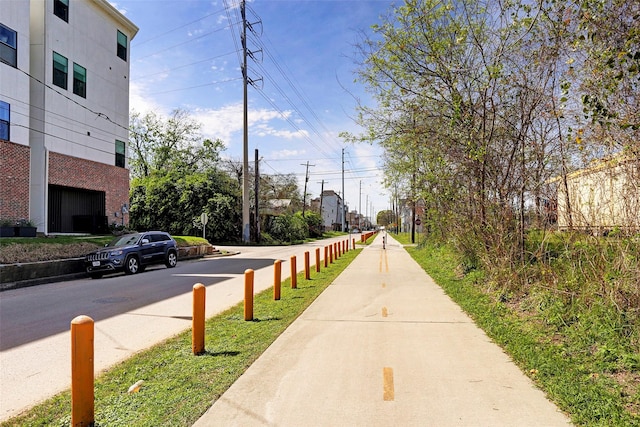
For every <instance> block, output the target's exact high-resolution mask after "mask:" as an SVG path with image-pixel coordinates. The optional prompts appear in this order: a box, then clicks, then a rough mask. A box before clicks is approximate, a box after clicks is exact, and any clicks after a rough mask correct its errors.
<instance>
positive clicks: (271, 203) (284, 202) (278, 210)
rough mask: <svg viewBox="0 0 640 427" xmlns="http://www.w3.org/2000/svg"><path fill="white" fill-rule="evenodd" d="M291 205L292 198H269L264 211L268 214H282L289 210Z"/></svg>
mask: <svg viewBox="0 0 640 427" xmlns="http://www.w3.org/2000/svg"><path fill="white" fill-rule="evenodd" d="M290 206H291V199H269V200H267V206H266V207H265V208H264V209H263V212H262V213H263V214H266V215H281V214H283V213H285V212H286V211H287V210H289V207H290Z"/></svg>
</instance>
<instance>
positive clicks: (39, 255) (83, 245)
mask: <svg viewBox="0 0 640 427" xmlns="http://www.w3.org/2000/svg"><path fill="white" fill-rule="evenodd" d="M98 247H99V245H97V244H95V243H90V242H79V243H71V244H60V243H39V244H38V243H36V244H21V243H10V244H7V245H0V264H15V263H25V262H36V261H50V260H56V259H65V258H79V257H82V256H84V255H86V254H88V253H89V252H91V251H94V250H95V249H96V248H98Z"/></svg>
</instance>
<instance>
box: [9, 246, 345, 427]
mask: <svg viewBox="0 0 640 427" xmlns="http://www.w3.org/2000/svg"><path fill="white" fill-rule="evenodd" d="M345 238H346V237H342V238H333V239H327V240H322V241H318V242H314V243H309V244H306V245H298V246H278V247H238V248H225V249H230V250H234V249H238V250H240V251H241V254H240V255H236V256H233V257H228V258H206V259H202V260H199V261H188V262H183V263H180V262H179V263H178V267H176V268H175V269H166V268H164V267H160V268H153V269H152V268H149V269H148V270H147V271H146V272H144V273H141V274H139V275H135V276H123V275H120V276H112V277H105V278H103V279H100V280H91V279H86V280H73V281H68V282H59V283H51V284H48V285H41V286H34V287H30V288H22V289H14V290H9V291H4V292H2V293H1V294H0V350H1V351H0V421H2V420H5V419H7V418H10V417H12V416H15V415H17V414H18V413H19V412H21V411H22V410H24V409H27V408H29V407H30V406H32V405H34V404H35V403H37V402H40V401H42V400H44V399H46V398H48V397H51V396H53V395H54V394H55V393H58V392H60V391H63V390H65V389H68V388H69V386H70V381H71V377H70V375H71V373H70V365H71V362H70V338H69V324H70V322H71V320H72V319H73V318H74V317H76V316H78V315H80V314H84V315H88V316H91V317H92V318H94V320H95V321H96V323H95V344H94V345H95V361H94V366H95V369H96V372H100V371H102V370H104V369H106V368H108V367H109V366H112V365H114V364H116V363H117V362H119V361H122V360H125V359H126V358H128V357H130V356H131V355H133V354H134V353H136V352H138V351H140V350H143V349H145V348H148V347H151V346H152V345H154V344H156V343H158V342H160V341H162V340H164V339H166V338H169V337H171V336H173V335H175V334H177V333H180V332H182V331H184V330H186V329H188V328H190V327H191V310H192V289H193V285H194V284H195V283H203V284H204V285H205V286H206V287H207V297H206V298H207V309H206V311H207V313H206V315H207V317H211V316H213V315H215V314H217V313H219V312H221V311H223V310H225V309H227V308H229V307H231V306H233V305H235V304H237V303H238V302H240V301H242V298H243V292H244V277H243V274H244V271H245V270H246V269H247V268H253V269H254V270H256V275H255V289H256V292H259V291H261V290H263V289H266V288H269V287H271V286H272V285H273V267H272V266H273V262H274V261H275V260H276V259H280V260H281V261H282V262H283V263H282V276H283V279H285V278H287V277H289V271H290V266H289V260H290V257H291V256H292V255H296V256H297V258H298V262H297V267H298V270H301V269H303V268H304V263H303V261H301V260H303V259H304V258H303V256H304V252H305V251H310V252H312V258H311V259H312V263H313V260H314V255H313V253H314V252H315V248H316V247H324V246H325V245H328V244H329V243H332V242H334V241H341V240H344V239H345Z"/></svg>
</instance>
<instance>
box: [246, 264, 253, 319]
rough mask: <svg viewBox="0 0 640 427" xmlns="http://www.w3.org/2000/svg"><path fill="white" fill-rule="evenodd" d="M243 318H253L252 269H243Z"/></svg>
mask: <svg viewBox="0 0 640 427" xmlns="http://www.w3.org/2000/svg"><path fill="white" fill-rule="evenodd" d="M244 320H253V270H252V269H250V268H249V269H247V270H245V271H244Z"/></svg>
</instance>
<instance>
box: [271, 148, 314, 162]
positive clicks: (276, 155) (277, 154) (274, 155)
mask: <svg viewBox="0 0 640 427" xmlns="http://www.w3.org/2000/svg"><path fill="white" fill-rule="evenodd" d="M305 153H306V151H305V150H277V151H272V152H270V153H269V159H274V160H280V159H290V158H296V157H302V156H304V155H305Z"/></svg>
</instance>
